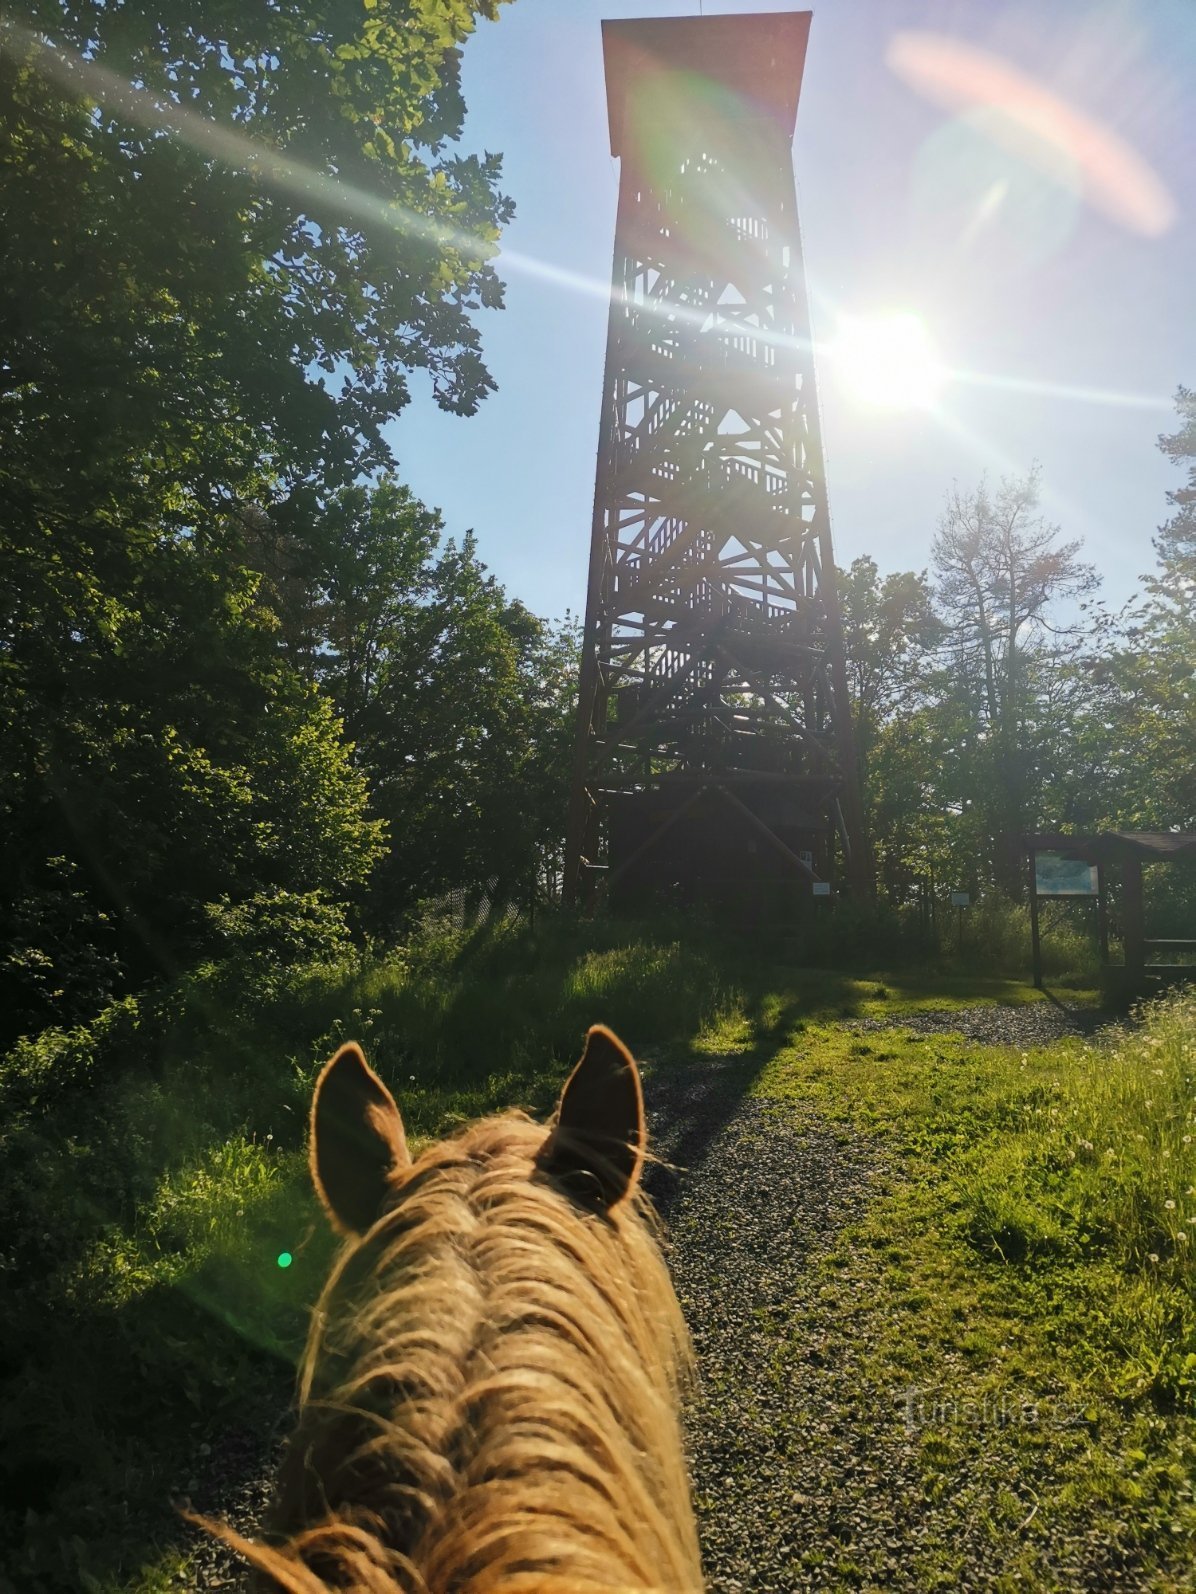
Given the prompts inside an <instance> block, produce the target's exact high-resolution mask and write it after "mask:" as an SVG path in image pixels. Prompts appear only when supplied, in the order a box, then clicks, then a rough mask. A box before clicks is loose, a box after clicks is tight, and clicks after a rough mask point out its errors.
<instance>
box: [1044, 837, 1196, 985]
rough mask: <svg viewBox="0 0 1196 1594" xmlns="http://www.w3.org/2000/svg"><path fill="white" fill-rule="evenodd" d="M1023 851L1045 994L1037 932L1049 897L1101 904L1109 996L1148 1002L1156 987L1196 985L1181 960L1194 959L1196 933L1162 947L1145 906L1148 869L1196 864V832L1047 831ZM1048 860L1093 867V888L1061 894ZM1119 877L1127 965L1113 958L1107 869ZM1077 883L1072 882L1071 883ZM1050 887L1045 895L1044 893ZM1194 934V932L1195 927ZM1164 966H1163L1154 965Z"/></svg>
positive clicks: (1195, 973) (1193, 970)
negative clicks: (1149, 929) (1185, 955)
mask: <svg viewBox="0 0 1196 1594" xmlns="http://www.w3.org/2000/svg"><path fill="white" fill-rule="evenodd" d="M1022 847H1023V849H1024V851H1025V852H1026V853H1027V855H1028V857H1029V861H1030V871H1029V876H1030V935H1031V943H1032V948H1033V959H1034V984H1035V985H1036V986H1038V987H1039V988H1040V989H1041V987H1042V946H1041V940H1040V933H1039V922H1038V910H1039V903H1040V901H1042V900H1044V899H1046V898H1049V897H1068V896H1071V897H1074V896H1091V897H1094V898H1095V901H1096V914H1097V934H1098V937H1099V941H1100V961H1101V983H1102V985H1103V987H1104V989H1105V991H1106V993H1107V994H1108V995H1109V996H1111V997H1114V998H1118V999H1121V1000H1123V1001H1132V1000H1134V998H1136V997H1139V996H1144V995H1147V994H1148V993H1149V992H1150V991H1151V989H1152V988H1157V987H1160V986H1163V985H1167V984H1173V983H1176V982H1178V981H1180V980H1190V979H1196V966H1194V965H1193V964H1191V963H1180V962H1178V961H1177V958H1178V955H1179V954H1180V953H1181V952H1185V951H1186V952H1196V934H1194V935H1193V937H1192V938H1190V939H1178V940H1174V939H1173V940H1157V939H1152V938H1150V937H1148V936H1147V934H1146V919H1145V913H1144V909H1143V899H1142V869H1143V866H1144V865H1145V864H1151V863H1178V862H1179V861H1180V860H1182V859H1191V860H1193V861H1196V832H1194V831H1190V830H1188V831H1184V830H1164V831H1146V830H1105V831H1101V832H1100V833H1099V834H1097V835H1087V836H1064V835H1060V834H1058V833H1057V832H1043V833H1039V834H1037V835H1029V836H1023V837H1022ZM1044 855H1045V856H1046V857H1050V858H1052V859H1060V860H1063V861H1064V863H1070V864H1075V865H1080V866H1081V868H1087V869H1088V870H1089V871H1091V874H1092V875H1093V876H1094V889H1093V888H1091V887H1089V886H1087V885H1083V884H1081V888H1080V889H1069V888H1068V883H1067V880H1066V878H1065V877H1063V878H1062V879H1061V887H1062V888H1061V889H1057V888H1056V886H1055V884H1054V883H1052V882H1051V881H1050V880H1049V879H1047V877H1046V876H1047V872H1046V871H1044V869H1043V863H1042V860H1043V858H1044ZM1110 869H1112V870H1114V871H1116V872H1117V873H1118V874H1119V875H1120V878H1121V930H1122V941H1123V944H1124V947H1125V961H1124V963H1112V962H1110V959H1109V914H1108V901H1107V895H1106V885H1107V876H1108V872H1109V870H1110ZM1073 878H1074V877H1073ZM1044 886H1045V888H1044ZM1193 930H1194V931H1196V925H1194V926H1193ZM1156 959H1158V961H1155V960H1156Z"/></svg>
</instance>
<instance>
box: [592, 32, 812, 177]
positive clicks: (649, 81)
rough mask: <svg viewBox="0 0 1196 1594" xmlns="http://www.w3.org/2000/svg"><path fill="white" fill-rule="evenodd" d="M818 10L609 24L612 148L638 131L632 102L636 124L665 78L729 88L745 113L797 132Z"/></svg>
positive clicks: (619, 150)
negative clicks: (631, 119) (633, 127)
mask: <svg viewBox="0 0 1196 1594" xmlns="http://www.w3.org/2000/svg"><path fill="white" fill-rule="evenodd" d="M812 17H813V12H811V11H766V12H753V13H749V14H748V15H746V16H719V17H645V18H642V19H640V20H637V21H631V22H628V21H618V22H609V21H608V22H603V24H602V48H603V53H604V55H605V58H606V101H607V109H608V111H609V115H610V152H611V154H612V155H622V154H623V153H624V150H625V147H626V146H627V144H628V143H629V141H630V139H631V138H632V137H633V136H634V135H633V133H632V132H631V131H630V130H629V128H628V115H627V109H628V103H629V102H633V103H634V104H635V107H636V116H635V123H636V129H637V130H638V126H639V125H640V124H641V122H642V118H643V112H644V108H645V106H650V104H651V102H652V100H653V99H654V98H655V97H656V95H657V93H658V92H659V90H660V89H661V88H662V87H663V80H665V79H669V78H671V79H672V84H670V88H671V90H672V92H671V94H670V93H666V94H665V95H664V96H663V98H664V100H665V102H666V103H668V101H669V100H670V99H671V101H672V103H673V104H674V105H675V104H676V97H677V89H676V85H677V83H678V80H679V79H680V80H682V81H683V80H684V78H685V77H693V78H699V79H704V80H705V81H706V82H707V84H713V85H715V86H717V87H718V88H720V89H723V90H728V91H730V96H732V97H733V98H734V100H735V101H736V102H738V104H739V105H740V107H741V110H740V114H743V115H748V116H751V115H756V116H764V117H768V118H771V119H773V120H775V121H776V122H778V123H779V124H780V125H781V126H783V127H784V129H785V131H786V132H787V134H788V135H789V137H790V138H792V137H793V129H794V125H795V123H796V120H797V97H798V94H799V93H800V91H801V78H802V68H803V67H804V65H805V60H806V40H807V38H808V37H809V33H810V21H811V18H812Z"/></svg>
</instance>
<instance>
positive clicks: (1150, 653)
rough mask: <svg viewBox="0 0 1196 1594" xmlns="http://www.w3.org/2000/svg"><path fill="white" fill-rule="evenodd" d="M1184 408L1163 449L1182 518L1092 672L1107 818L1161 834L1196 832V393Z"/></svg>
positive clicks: (1094, 739)
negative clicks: (1181, 470)
mask: <svg viewBox="0 0 1196 1594" xmlns="http://www.w3.org/2000/svg"><path fill="white" fill-rule="evenodd" d="M1176 406H1177V408H1178V410H1179V414H1180V418H1181V422H1182V424H1181V426H1180V429H1179V430H1178V431H1177V432H1175V433H1173V434H1171V435H1170V436H1163V437H1160V439H1159V447H1160V448H1161V449H1162V451H1163V452H1164V453H1165V454H1167V455H1168V457H1169V458H1170V459H1172V460H1173V461H1174V462H1175V463H1176V464H1186V465H1187V470H1188V480H1187V483H1186V484H1185V485H1184V486H1183V487H1179V488H1175V489H1173V490H1172V491H1170V492H1169V493H1168V494H1167V499H1168V502H1169V503H1171V504H1172V505H1174V506H1175V510H1176V513H1175V514H1174V515H1172V517H1171V518H1170V520H1168V521H1167V522H1166V523H1165V524H1164V525H1163V526H1161V527H1160V528H1159V532H1158V535H1157V536H1156V538H1155V542H1154V546H1155V551H1156V553H1157V554H1158V567H1157V569H1156V570H1155V571H1153V572H1151V573H1149V574H1147V575H1145V576H1144V577H1143V581H1142V593H1141V596H1140V598H1139V599H1138V600H1137V601H1135V602H1133V603H1131V604H1130V605H1129V606H1128V607H1127V611H1126V613H1125V614H1124V615H1123V616H1122V619H1121V623H1120V627H1119V633H1118V634H1115V635H1113V636H1111V637H1110V638H1109V641H1108V645H1107V646H1105V647H1103V648H1101V649H1099V650H1093V653H1092V655H1091V657H1090V659H1089V666H1088V676H1089V679H1090V681H1091V684H1092V691H1093V702H1092V705H1091V709H1090V713H1089V716H1088V722H1087V732H1088V740H1089V742H1090V743H1091V744H1093V745H1094V746H1097V747H1099V749H1100V751H1101V754H1102V756H1103V758H1104V761H1105V766H1106V769H1107V772H1108V776H1107V780H1106V782H1105V784H1104V788H1103V789H1104V794H1105V806H1106V809H1107V813H1106V816H1105V822H1106V823H1115V824H1120V825H1124V826H1127V827H1130V826H1136V827H1140V828H1143V829H1152V830H1170V829H1173V828H1180V829H1194V828H1196V394H1194V393H1193V392H1191V391H1190V390H1189V389H1187V388H1183V387H1181V388H1180V389H1179V391H1178V394H1177V395H1176Z"/></svg>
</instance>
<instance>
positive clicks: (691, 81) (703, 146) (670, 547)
mask: <svg viewBox="0 0 1196 1594" xmlns="http://www.w3.org/2000/svg"><path fill="white" fill-rule="evenodd" d="M809 28H810V13H809V12H789V13H769V14H763V15H751V16H742V15H741V16H719V17H705V18H701V17H686V18H669V19H661V20H651V21H631V22H604V23H603V24H602V30H603V47H604V52H605V60H606V90H607V102H608V109H609V117H610V145H611V152H612V154H614V155H615V156H617V157H618V158H619V160H620V162H621V173H620V183H619V205H618V219H617V222H616V228H615V248H614V269H613V282H612V290H611V305H610V325H609V332H608V338H607V350H606V373H605V379H604V386H603V394H602V415H601V425H600V434H599V445H598V468H597V482H596V488H595V494H594V522H593V533H592V543H591V554H590V569H589V590H588V597H587V604H586V622H585V634H584V644H583V655H582V662H581V679H580V702H579V713H578V735H577V746H576V755H575V765H574V774H573V788H572V794H571V800H570V813H569V833H568V844H567V855H566V876H565V880H566V890H567V893H568V894H569V896H570V897H571V898H572V899H573V900H575V901H582V902H586V901H590V900H592V899H593V898H594V896H595V894H596V893H600V894H605V893H606V892H609V893H610V895H611V897H612V898H613V899H614V900H616V901H620V900H621V901H624V902H630V903H634V902H637V901H643V900H644V899H645V898H649V897H651V896H652V895H653V894H657V893H662V892H663V893H666V894H668V895H671V896H676V897H680V898H681V899H682V900H703V901H706V902H710V903H714V904H717V905H720V906H725V907H728V908H731V909H739V910H741V911H742V912H746V913H747V914H749V915H752V916H756V915H758V914H766V915H771V913H773V912H776V911H780V912H784V911H785V909H786V907H787V906H790V905H792V904H793V903H794V902H796V900H797V899H798V898H800V897H802V896H805V897H809V896H811V895H812V894H815V891H816V886H821V892H819V893H818V894H823V893H825V891H826V889H827V884H828V883H829V881H830V879H831V873H832V869H834V868H835V867H836V866H835V865H834V864H833V863H832V859H834V858H835V857H837V858H838V859H839V860H840V864H839V866H838V868H839V874H840V883H846V884H848V885H849V887H850V888H851V889H852V890H853V891H855V892H858V893H860V894H864V893H865V892H866V891H867V890H868V889H869V875H870V869H869V861H868V849H867V844H866V840H865V837H864V827H863V813H862V807H861V801H860V794H859V784H858V771H857V766H856V758H855V752H854V742H853V734H852V726H851V715H850V709H849V703H848V694H847V677H846V669H845V665H844V657H843V631H842V623H841V618H840V612H839V602H838V596H837V591H836V583H835V565H834V556H833V553H832V549H831V532H830V522H829V517H828V511H827V498H826V484H825V478H824V470H823V461H822V447H821V442H820V436H819V422H818V405H817V400H816V397H815V390H814V365H813V353H812V349H811V342H810V324H809V310H808V305H807V298H806V285H805V276H804V271H803V265H802V253H801V239H800V235H799V231H798V221H797V203H796V194H795V188H794V179H793V162H792V151H791V146H792V140H793V130H794V124H795V120H796V115H797V100H798V92H799V89H800V86H801V78H802V68H803V65H804V62H805V53H806V40H807V36H808V34H809ZM836 838H837V842H838V845H837V847H836V845H835V842H836ZM844 876H845V880H844Z"/></svg>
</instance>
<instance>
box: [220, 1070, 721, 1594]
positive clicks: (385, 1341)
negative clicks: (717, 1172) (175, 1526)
mask: <svg viewBox="0 0 1196 1594" xmlns="http://www.w3.org/2000/svg"><path fill="white" fill-rule="evenodd" d="M631 1066H632V1067H634V1065H633V1064H632V1065H631ZM637 1089H638V1081H637ZM549 1134H550V1131H548V1130H546V1129H545V1128H544V1127H543V1126H540V1125H536V1124H534V1123H532V1122H531V1121H530V1120H529V1119H527V1118H526V1117H524V1116H523V1115H521V1114H510V1115H507V1116H504V1117H499V1118H492V1119H488V1120H485V1121H483V1122H481V1123H478V1124H476V1125H474V1126H473V1127H472V1128H469V1129H467V1130H465V1131H463V1132H462V1133H461V1134H459V1135H457V1136H456V1137H454V1138H453V1139H451V1140H447V1141H444V1142H442V1143H440V1144H438V1145H435V1146H433V1147H431V1148H430V1149H429V1150H427V1151H426V1152H424V1154H423V1155H422V1156H421V1157H420V1158H419V1159H418V1160H417V1161H416V1162H415V1163H414V1164H409V1165H408V1166H407V1167H406V1168H405V1169H403V1170H402V1171H401V1173H399V1174H397V1175H396V1176H395V1177H394V1178H393V1182H392V1189H391V1193H390V1195H389V1196H388V1198H387V1200H386V1201H385V1202H384V1204H383V1209H382V1211H381V1214H380V1216H379V1217H378V1218H377V1220H376V1221H375V1222H374V1223H373V1224H372V1226H371V1227H370V1228H369V1229H368V1231H367V1232H366V1233H365V1234H364V1235H363V1236H361V1237H360V1238H359V1239H351V1240H350V1242H349V1244H348V1245H347V1246H346V1248H345V1250H344V1251H343V1253H342V1254H341V1256H340V1258H339V1260H338V1262H337V1264H336V1266H335V1267H334V1269H333V1272H332V1275H331V1277H330V1279H329V1281H328V1284H327V1285H326V1287H325V1289H324V1292H323V1294H322V1296H321V1298H320V1301H319V1304H318V1305H317V1307H316V1310H315V1313H314V1317H313V1322H312V1329H311V1334H310V1337H309V1341H308V1345H307V1350H306V1353H305V1356H304V1360H303V1364H302V1372H301V1382H300V1414H299V1421H298V1425H297V1428H296V1431H295V1434H294V1436H293V1438H292V1440H291V1443H290V1447H289V1451H288V1455H287V1458H286V1461H285V1462H284V1466H283V1469H282V1474H281V1478H280V1485H279V1498H278V1506H277V1510H276V1513H275V1519H274V1524H273V1525H274V1530H275V1531H274V1535H273V1538H272V1545H271V1547H267V1546H265V1545H261V1544H252V1545H251V1544H248V1543H247V1542H246V1541H244V1540H242V1539H240V1538H239V1537H238V1536H236V1535H234V1534H232V1533H231V1532H230V1531H229V1530H227V1529H222V1530H219V1531H221V1533H222V1536H224V1537H225V1538H227V1539H229V1540H230V1541H231V1542H234V1543H236V1545H237V1547H238V1548H239V1549H241V1550H242V1551H243V1553H245V1554H246V1555H248V1556H249V1558H250V1559H251V1560H253V1562H254V1563H255V1565H256V1566H257V1567H258V1569H259V1572H260V1573H261V1574H264V1579H263V1580H264V1582H265V1585H266V1586H267V1587H269V1588H275V1589H284V1590H287V1591H288V1594H324V1591H326V1590H328V1589H335V1590H338V1591H342V1590H343V1591H353V1594H395V1591H396V1590H402V1591H404V1594H450V1591H451V1594H481V1591H483V1590H485V1591H486V1594H497V1591H501V1594H524V1591H526V1594H532V1591H536V1594H592V1591H597V1590H604V1591H610V1590H616V1589H617V1590H664V1589H670V1590H685V1591H690V1590H698V1589H701V1588H702V1586H703V1582H702V1575H701V1567H700V1559H699V1552H698V1547H697V1539H696V1533H695V1528H694V1522H693V1514H692V1510H691V1506H690V1499H689V1485H688V1479H687V1476H686V1469H685V1463H684V1459H683V1454H682V1446H681V1438H680V1432H679V1425H678V1417H677V1406H678V1398H679V1394H680V1386H681V1384H682V1382H683V1380H684V1378H685V1377H686V1375H687V1371H688V1365H689V1362H688V1357H689V1348H688V1338H687V1334H686V1330H685V1326H684V1323H683V1321H682V1317H681V1313H680V1309H679V1307H678V1305H677V1300H676V1296H675V1294H674V1292H673V1288H672V1285H671V1283H670V1280H669V1277H668V1273H667V1270H666V1268H665V1264H664V1261H663V1259H662V1257H661V1254H660V1249H659V1246H658V1244H657V1241H656V1236H655V1224H654V1221H653V1217H652V1214H651V1212H650V1209H649V1208H648V1205H647V1203H646V1201H645V1199H644V1198H643V1196H642V1195H641V1194H640V1192H639V1190H638V1186H633V1188H632V1189H631V1190H630V1192H629V1194H628V1195H627V1197H626V1199H624V1200H621V1201H620V1202H619V1203H618V1204H617V1205H615V1206H614V1207H613V1208H612V1209H611V1210H605V1209H604V1208H602V1207H601V1205H593V1204H590V1205H587V1203H586V1202H584V1201H582V1200H578V1199H577V1196H576V1195H575V1194H574V1193H571V1192H570V1191H569V1190H568V1188H567V1187H564V1186H563V1185H562V1184H561V1182H560V1181H559V1180H556V1179H554V1178H553V1177H552V1176H551V1175H550V1174H548V1173H546V1172H545V1171H544V1169H543V1166H542V1164H543V1157H544V1149H545V1145H546V1142H547V1141H548V1139H549ZM637 1175H638V1170H637Z"/></svg>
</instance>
